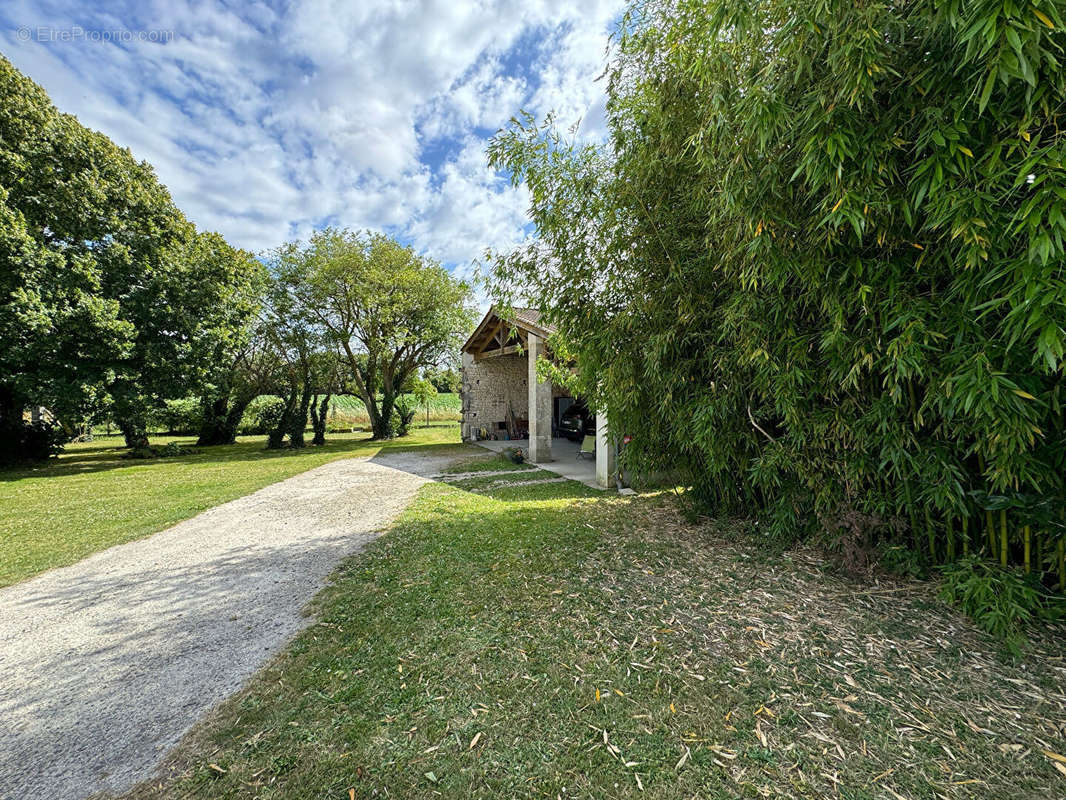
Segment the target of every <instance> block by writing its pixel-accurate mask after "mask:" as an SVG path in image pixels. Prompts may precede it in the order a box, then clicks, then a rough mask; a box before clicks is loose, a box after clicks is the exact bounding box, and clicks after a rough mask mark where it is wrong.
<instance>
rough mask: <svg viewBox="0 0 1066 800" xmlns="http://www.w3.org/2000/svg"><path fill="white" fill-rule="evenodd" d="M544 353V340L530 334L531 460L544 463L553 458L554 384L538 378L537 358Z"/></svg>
mask: <svg viewBox="0 0 1066 800" xmlns="http://www.w3.org/2000/svg"><path fill="white" fill-rule="evenodd" d="M542 355H544V340H543V339H541V338H540V337H539V336H537V335H536V334H533V333H531V334H529V338H528V342H527V344H526V356H527V357H528V358H529V380H528V381H527V382H526V383H527V385H528V386H529V460H530V461H532V462H533V463H534V464H543V463H544V462H545V461H551V460H552V385H551V382H550V381H538V380H537V358H538V357H539V356H542Z"/></svg>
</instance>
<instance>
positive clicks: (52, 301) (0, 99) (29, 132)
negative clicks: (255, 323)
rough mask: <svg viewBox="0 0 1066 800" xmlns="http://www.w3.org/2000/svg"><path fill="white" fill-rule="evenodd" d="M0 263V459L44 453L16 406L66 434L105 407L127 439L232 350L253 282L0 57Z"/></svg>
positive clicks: (135, 167)
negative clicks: (44, 411)
mask: <svg viewBox="0 0 1066 800" xmlns="http://www.w3.org/2000/svg"><path fill="white" fill-rule="evenodd" d="M0 263H2V264H3V269H2V270H0V460H14V459H17V458H19V457H22V456H25V455H39V454H40V450H41V449H44V450H45V451H47V449H48V448H50V447H52V446H54V444H55V442H54V441H53V440H52V436H51V433H50V432H49V431H47V430H45V429H44V428H43V427H42V426H27V425H24V424H23V420H22V415H23V409H24V408H25V407H26V406H29V405H34V406H46V407H47V408H48V409H50V410H51V411H52V412H53V413H54V414H55V415H56V417H57V418H58V419H59V420H60V421H62V422H63V423H65V424H66V425H67V426H68V428H69V427H70V426H71V425H72V423H73V422H74V421H75V420H79V421H80V420H82V419H85V418H87V417H92V416H94V415H98V414H101V413H104V412H105V410H106V411H109V412H110V413H112V414H113V415H114V417H115V419H116V421H117V422H118V424H119V425H120V426H121V428H122V430H123V432H124V433H125V434H126V437H127V439H128V440H129V441H130V443H131V444H132V443H135V442H137V441H140V440H142V439H143V438H144V433H145V424H146V415H147V412H148V410H149V408H150V407H151V406H152V405H153V404H155V403H157V402H159V399H160V398H163V397H174V396H180V395H181V394H182V393H184V392H185V391H186V390H187V388H188V387H189V386H198V385H202V384H203V382H204V380H205V378H206V375H207V373H208V372H209V371H210V370H211V368H212V366H213V364H214V363H215V362H216V361H217V360H218V359H220V358H222V357H224V356H225V354H226V353H227V352H229V351H230V350H231V349H232V348H233V347H235V346H236V345H237V344H238V340H239V339H240V336H241V331H242V330H243V329H244V326H245V325H246V324H247V322H248V321H249V320H250V319H251V317H252V316H253V314H254V310H255V307H254V296H255V287H256V285H257V281H258V280H259V278H260V276H261V274H262V268H261V266H260V265H259V264H258V262H256V261H255V259H254V258H253V257H252V256H251V255H250V254H248V253H245V252H243V251H240V250H237V249H235V248H232V247H230V246H229V245H227V244H226V242H225V241H224V240H223V239H222V237H220V236H218V235H217V234H214V233H199V232H197V231H196V229H195V227H194V226H193V225H192V224H191V223H189V222H188V221H187V220H186V219H185V217H184V216H183V215H182V214H181V212H180V211H179V210H178V209H177V208H176V207H175V206H174V204H173V202H172V201H171V198H170V195H169V194H168V193H167V191H166V189H165V188H164V187H163V186H162V185H161V184H160V183H159V182H158V181H157V180H156V177H155V174H154V173H153V171H152V168H151V167H150V166H149V165H147V164H145V163H143V162H138V161H136V160H135V159H134V158H133V157H132V155H131V154H130V152H129V151H128V150H123V149H120V148H119V147H117V146H116V145H115V144H114V143H113V142H111V141H110V140H109V139H108V138H107V137H105V136H103V135H102V134H99V133H97V132H95V131H91V130H88V129H87V128H85V127H83V126H82V125H80V124H79V123H78V121H77V120H76V119H75V118H74V117H72V116H69V115H67V114H61V113H59V112H58V111H57V110H56V109H55V107H54V106H53V105H52V104H51V102H50V101H49V99H48V97H47V95H46V94H45V92H44V91H43V90H42V89H41V88H40V87H39V86H37V85H36V84H35V83H33V82H32V81H30V80H29V79H27V78H26V77H24V76H23V75H22V74H20V73H19V72H18V71H17V70H16V69H15V68H14V67H13V66H12V65H11V64H10V62H8V61H7V60H6V59H3V58H0Z"/></svg>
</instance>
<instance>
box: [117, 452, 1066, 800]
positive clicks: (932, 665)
mask: <svg viewBox="0 0 1066 800" xmlns="http://www.w3.org/2000/svg"><path fill="white" fill-rule="evenodd" d="M500 463H501V462H500V460H499V459H494V460H489V459H486V460H485V461H484V462H483V464H482V466H484V467H489V466H492V467H499V466H500ZM462 471H472V470H470V465H467V466H466V467H465V468H464V469H463V470H462ZM538 474H539V473H538ZM531 477H536V474H533V475H531ZM516 478H517V476H516ZM452 480H453V482H454V484H455V485H444V484H440V483H437V484H430V485H427V486H426V487H424V488H423V490H422V491H421V493H420V495H419V497H418V499H417V500H416V501H415V503H414V505H413V506H412V507H411V508H409V509H408V511H407V512H406V513H405V514H404V515H403V516H402V518H401V519H400V520H399V521H398V522H397V524H396V525H395V526H394V528H393V529H392V530H391V531H390V532H389V533H387V534H386V535H385V536H383V537H382V538H381V539H379V540H377V541H376V542H375V543H374V544H373V545H371V546H370V547H369V548H368V549H367V550H366V551H364V552H363V553H362V554H360V555H358V556H355V557H353V558H351V559H349V560H348V561H347V562H346V563H345V564H344V565H343V566H342V567H341V568H340V569H339V571H338V572H337V573H336V574H335V576H334V582H333V583H332V584H331V586H330V587H328V588H327V589H326V590H324V592H323V593H322V594H321V595H320V596H319V598H318V600H317V601H316V610H317V619H316V621H315V623H314V624H313V625H312V626H311V627H309V628H308V629H307V630H306V631H305V632H304V633H303V634H302V635H300V636H299V637H298V638H297V639H296V640H295V641H294V643H293V644H292V645H291V646H290V647H289V648H288V650H287V651H286V652H285V653H284V654H283V655H282V656H280V657H279V658H278V659H276V660H275V661H274V662H272V663H271V664H270V665H269V666H268V667H267V668H266V669H265V670H264V671H263V672H261V673H260V674H259V675H258V676H257V677H256V678H255V679H253V681H252V682H251V683H250V685H249V686H248V687H247V688H246V689H245V690H243V691H242V692H241V693H239V694H238V695H236V696H235V697H234V698H232V699H231V700H230V701H228V702H226V703H224V704H223V705H222V706H221V708H220V709H219V710H218V711H217V712H216V713H215V714H213V715H212V716H211V717H209V718H208V719H207V720H205V722H204V723H203V724H201V725H200V726H198V727H197V728H196V729H194V731H193V733H192V734H191V735H190V737H189V738H188V739H187V741H186V742H185V743H184V744H183V745H182V747H181V748H179V751H178V753H177V755H176V756H175V757H174V758H173V759H172V761H171V762H170V763H169V765H168V767H167V770H166V771H165V772H164V773H163V774H165V775H167V776H169V777H167V778H165V779H164V780H163V782H162V783H158V782H156V783H154V784H153V785H142V786H141V787H138V788H137V789H135V790H134V791H133V792H132V793H131V795H130V797H132V798H141V799H142V800H144V799H146V798H170V797H193V798H212V799H213V798H238V797H240V798H279V799H280V798H285V799H286V800H296V799H297V798H308V799H310V798H337V799H338V800H343V799H346V798H350V797H357V798H365V797H382V798H384V797H397V798H422V797H425V798H430V797H438V796H443V797H454V798H467V797H470V798H476V797H483V798H489V797H538V798H541V797H542V798H578V797H580V798H618V797H654V798H689V797H700V798H736V797H752V798H756V797H798V798H824V797H837V798H843V799H845V800H848V799H850V800H860V799H862V798H869V799H871V800H872V799H873V798H908V800H918V799H919V798H933V797H946V798H969V797H973V798H986V797H1012V798H1047V797H1061V796H1064V793H1066V775H1064V774H1060V771H1059V770H1057V769H1056V766H1055V764H1056V762H1055V760H1054V758H1053V757H1052V756H1049V755H1047V754H1045V751H1048V752H1051V753H1064V752H1066V741H1064V737H1066V712H1064V710H1066V696H1064V682H1063V680H1062V676H1063V674H1064V671H1066V660H1064V653H1066V648H1064V647H1063V639H1062V638H1058V639H1053V638H1049V637H1051V636H1054V635H1055V634H1054V633H1049V632H1047V631H1045V632H1044V633H1043V634H1042V636H1043V637H1044V638H1040V636H1038V637H1037V638H1036V639H1035V640H1034V643H1033V645H1032V647H1031V648H1030V650H1029V652H1028V655H1027V657H1026V660H1025V661H1024V662H1023V663H1020V664H1018V665H1012V664H1010V663H1008V662H1006V661H1005V660H1003V658H1002V657H1001V656H1000V655H999V652H998V646H997V645H996V643H995V642H992V641H990V640H989V639H987V638H986V637H984V636H983V635H981V634H979V633H978V632H977V631H976V630H975V629H974V628H973V626H972V625H970V624H969V623H968V622H966V621H965V620H964V619H962V618H961V617H960V616H958V615H957V614H955V613H954V612H952V611H951V610H949V609H947V608H945V607H944V606H942V605H941V604H940V603H939V602H938V601H937V600H936V599H935V596H934V595H933V593H932V590H931V589H930V588H929V587H928V586H925V585H922V584H896V583H887V584H886V583H882V584H874V585H869V584H864V585H858V584H854V583H849V582H847V581H844V580H842V579H840V578H838V577H836V576H835V575H834V574H832V573H829V572H828V571H826V570H825V568H824V566H823V565H822V564H821V562H820V561H819V560H818V559H817V558H816V557H815V556H814V555H813V554H811V553H808V552H806V551H798V552H795V553H784V554H782V553H779V552H774V551H773V550H772V549H771V548H766V547H763V548H760V547H756V546H753V545H752V544H751V543H750V542H748V543H745V542H746V541H747V540H745V539H743V538H742V537H739V536H738V535H737V534H736V533H735V532H734V531H733V529H732V528H731V527H730V526H727V525H706V526H703V527H691V526H687V525H685V524H684V523H683V522H682V521H681V519H680V517H679V515H678V514H677V513H676V509H675V506H674V505H673V501H672V499H671V498H670V497H669V496H658V497H648V496H645V497H636V498H620V497H618V496H616V495H604V494H600V493H597V492H595V491H593V490H591V489H587V488H585V487H584V486H581V485H579V484H575V483H564V484H547V485H542V486H536V487H504V488H493V487H492V483H493V481H492V479H491V478H489V477H480V478H479V477H477V476H474V477H472V478H465V479H452Z"/></svg>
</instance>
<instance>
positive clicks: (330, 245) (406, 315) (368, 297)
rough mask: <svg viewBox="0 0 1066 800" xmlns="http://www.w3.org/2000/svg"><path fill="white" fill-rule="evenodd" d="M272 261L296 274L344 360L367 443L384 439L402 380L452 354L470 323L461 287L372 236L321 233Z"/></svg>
mask: <svg viewBox="0 0 1066 800" xmlns="http://www.w3.org/2000/svg"><path fill="white" fill-rule="evenodd" d="M275 258H276V259H277V260H278V262H279V263H281V264H284V265H286V268H287V269H291V270H292V273H291V274H292V275H294V276H297V277H294V278H293V280H292V286H293V291H294V292H295V293H296V295H297V296H298V298H299V303H300V307H301V308H302V309H303V310H304V312H305V313H307V314H308V315H309V317H310V318H312V319H313V320H314V321H315V323H316V324H317V325H319V326H321V329H322V331H323V333H324V336H325V337H326V339H327V340H328V341H329V342H330V343H331V344H332V346H333V347H335V348H336V349H337V351H338V353H339V354H340V356H341V358H342V359H343V360H344V362H345V364H346V366H347V370H348V377H349V378H350V381H351V385H352V389H353V390H354V392H355V393H356V394H357V395H358V396H359V397H360V399H362V401H363V403H364V404H365V405H366V409H367V413H368V414H369V415H370V422H371V426H372V429H373V432H374V438H376V439H387V438H391V437H392V436H393V435H394V429H393V411H394V406H395V404H396V400H397V398H398V396H399V395H400V391H401V388H402V387H403V385H404V384H405V382H406V381H407V380H408V379H409V378H410V377H412V376H414V375H416V374H417V373H418V370H419V369H421V368H423V367H426V366H429V365H432V364H436V363H438V362H439V361H440V360H441V358H442V357H443V356H444V355H445V354H446V353H447V352H448V351H449V350H453V349H455V348H456V347H457V346H458V344H459V342H460V341H461V338H462V336H463V334H464V332H465V331H466V330H467V329H469V327H470V326H471V325H472V324H473V311H472V308H471V306H470V290H469V287H468V286H467V285H466V284H465V283H462V282H461V281H457V280H455V279H454V278H452V276H451V275H449V274H448V272H447V271H446V270H445V269H444V268H443V267H441V266H440V265H439V264H437V263H436V262H434V261H432V260H430V259H427V258H425V257H422V256H419V255H418V254H416V253H415V252H414V250H412V249H411V248H410V247H405V246H403V245H401V244H400V243H398V242H396V241H395V240H393V239H390V238H389V237H387V236H385V235H384V234H379V233H370V232H367V233H353V232H351V231H347V230H335V229H327V230H323V231H319V232H317V233H315V234H314V235H313V236H312V237H311V240H310V242H308V243H307V244H291V245H288V246H286V247H285V248H282V250H281V251H279V252H278V253H277V254H276V255H275Z"/></svg>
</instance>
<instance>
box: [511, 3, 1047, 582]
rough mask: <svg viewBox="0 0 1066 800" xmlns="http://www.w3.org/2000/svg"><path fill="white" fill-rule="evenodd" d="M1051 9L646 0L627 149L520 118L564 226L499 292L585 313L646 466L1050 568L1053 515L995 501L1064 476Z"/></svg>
mask: <svg viewBox="0 0 1066 800" xmlns="http://www.w3.org/2000/svg"><path fill="white" fill-rule="evenodd" d="M1039 9H1040V13H1039V14H1038V13H1037V11H1036V7H1035V6H1032V5H1029V4H1020V5H1018V4H1014V5H1012V4H1002V3H985V2H979V3H960V2H932V1H931V0H925V1H923V2H914V3H887V2H873V3H861V4H855V3H850V2H844V1H843V0H821V1H820V2H816V3H804V4H796V3H787V2H782V1H781V0H771V2H765V3H745V2H739V1H737V0H725V1H724V2H708V1H706V0H676V1H675V0H651V1H650V2H641V3H636V4H634V5H633V6H632V7H631V9H630V11H629V13H628V14H627V15H626V17H625V20H624V22H623V24H622V26H621V29H620V32H619V37H618V40H617V45H616V48H615V54H614V60H613V64H612V67H611V70H610V81H609V90H608V98H609V100H608V123H609V127H610V132H611V139H610V146H609V147H606V148H596V147H594V146H591V145H582V144H579V143H576V142H573V141H569V140H567V139H566V138H565V137H564V136H562V135H560V134H559V132H558V131H556V130H555V128H554V127H553V125H552V123H551V120H550V119H549V120H547V121H545V122H544V123H543V124H538V123H537V122H536V121H535V120H534V119H533V118H531V117H528V116H527V117H523V118H521V119H518V120H515V121H514V122H513V124H512V125H511V126H510V127H509V128H508V129H507V130H505V131H503V132H501V133H500V134H499V135H498V136H497V137H496V139H495V140H494V142H493V144H492V146H491V148H490V161H491V163H492V164H493V165H494V166H495V167H497V168H501V169H505V170H507V171H509V173H510V174H511V175H512V176H513V179H514V181H515V182H516V183H524V184H525V185H526V186H527V187H528V188H529V191H530V196H531V213H532V216H533V219H534V221H535V222H536V225H537V230H538V237H537V238H536V239H534V240H533V241H532V242H531V243H530V244H529V245H528V246H525V247H523V248H520V249H519V250H516V251H514V252H512V253H508V254H497V255H496V256H494V257H493V259H492V265H493V278H494V287H493V288H494V290H495V293H496V294H497V295H499V297H500V299H502V300H504V301H508V300H511V299H513V298H517V297H523V296H524V297H526V298H528V300H529V301H530V302H531V303H532V304H533V305H535V306H536V307H538V308H539V309H541V311H542V312H543V313H544V314H545V316H546V319H547V320H548V321H550V322H552V323H555V324H556V325H557V327H558V328H559V329H560V331H562V332H563V337H562V338H565V340H566V342H565V344H566V351H567V352H568V353H570V354H571V355H572V356H573V358H574V360H575V363H576V365H577V372H576V374H575V380H576V381H577V382H578V383H579V384H580V388H581V389H582V393H583V394H585V395H586V396H588V397H589V398H590V399H591V400H592V402H593V404H594V405H596V406H597V407H599V408H601V409H604V410H606V412H607V414H608V416H609V417H610V419H611V423H612V427H613V429H614V430H615V431H617V432H618V433H624V434H629V435H630V436H631V437H632V439H631V443H630V444H629V445H628V446H627V447H626V449H625V452H624V455H623V459H624V460H625V462H626V467H627V468H628V469H631V470H638V471H639V470H648V471H660V470H667V469H671V468H677V467H680V468H681V469H682V470H684V471H685V472H686V473H687V476H688V482H689V483H690V494H689V496H690V498H691V499H693V500H694V501H695V503H696V504H697V506H698V507H700V508H703V509H704V510H708V511H711V512H714V513H718V514H721V513H729V512H734V513H744V514H750V513H753V512H754V513H757V514H759V515H760V516H761V517H763V518H765V519H767V520H768V521H769V522H770V524H771V525H772V527H774V528H775V529H776V530H778V531H781V532H784V533H787V534H788V535H791V536H798V535H803V534H804V533H808V532H811V531H813V530H815V529H816V528H817V525H818V520H819V519H820V518H823V517H824V516H825V515H836V514H839V513H841V511H842V510H845V509H848V510H850V509H854V510H856V511H859V512H862V513H864V514H872V515H877V516H879V517H881V518H883V519H886V520H887V519H894V520H899V521H900V522H902V523H905V524H906V526H907V527H908V528H909V531H910V537H911V540H910V542H909V546H910V547H911V548H912V549H915V550H917V549H919V548H921V549H923V550H925V551H926V552H927V553H928V557H929V559H930V560H931V561H933V562H941V561H944V560H948V559H950V558H951V557H952V556H953V555H954V554H955V549H954V548H955V547H961V546H962V544H963V541H965V544H966V546H967V547H972V548H973V549H974V550H978V549H982V550H984V551H986V552H987V553H988V554H991V553H992V552H993V550H994V551H995V552H996V556H997V558H999V557H1003V558H1006V559H1007V560H1008V561H1010V562H1012V563H1026V559H1027V558H1028V554H1030V547H1031V549H1032V554H1031V555H1032V556H1033V558H1034V561H1033V563H1032V564H1031V567H1032V569H1033V570H1034V571H1038V572H1044V573H1046V572H1047V571H1048V568H1050V567H1051V562H1052V558H1053V557H1052V555H1051V554H1052V552H1053V551H1054V539H1053V538H1052V537H1053V536H1055V535H1056V534H1055V533H1054V530H1053V528H1052V527H1051V526H1050V524H1049V525H1047V526H1038V525H1037V524H1036V523H1035V522H1033V523H1029V522H1027V521H1026V519H1027V518H1026V517H1025V516H1024V515H1023V514H1022V513H1021V511H1020V510H1017V509H1014V508H1011V509H1006V510H1005V512H1001V511H996V512H992V511H989V512H988V513H985V510H984V509H981V508H979V507H978V506H977V504H976V502H975V500H974V495H973V494H972V493H973V492H983V493H986V494H990V495H1001V496H1007V495H1011V494H1016V493H1020V494H1022V495H1025V496H1026V497H1033V498H1036V500H1034V506H1036V505H1041V504H1044V505H1045V506H1046V507H1048V508H1050V507H1051V506H1053V505H1055V504H1056V503H1058V501H1059V500H1060V499H1061V498H1063V497H1066V483H1064V481H1066V415H1064V402H1066V397H1064V380H1063V378H1064V367H1063V358H1064V352H1066V281H1064V280H1063V275H1062V264H1063V259H1064V257H1066V253H1064V235H1066V136H1064V134H1063V133H1062V131H1063V122H1064V119H1063V111H1064V108H1066V69H1064V68H1063V64H1062V58H1063V52H1064V48H1066V33H1064V31H1066V27H1064V24H1063V16H1064V15H1063V13H1062V12H1063V9H1062V5H1061V3H1041V4H1040V6H1039ZM1041 15H1043V16H1041ZM1045 501H1046V503H1045ZM1052 511H1053V513H1052V522H1055V523H1061V522H1062V519H1063V517H1062V514H1063V511H1062V506H1061V503H1058V505H1057V506H1056V507H1055V508H1054V509H1053V510H1052ZM1001 514H1002V516H1001ZM1056 515H1057V516H1056ZM964 522H965V524H966V531H967V535H966V538H965V540H964V539H963V538H962V534H961V530H962V527H963V523H964ZM1027 525H1028V526H1029V527H1027ZM993 534H994V536H993ZM1037 551H1039V552H1040V553H1041V554H1042V559H1043V560H1042V561H1040V562H1039V563H1038V562H1037V560H1036V558H1035V556H1036V553H1037ZM1045 580H1046V581H1047V582H1049V583H1050V580H1051V578H1050V575H1047V576H1046V577H1045Z"/></svg>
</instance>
